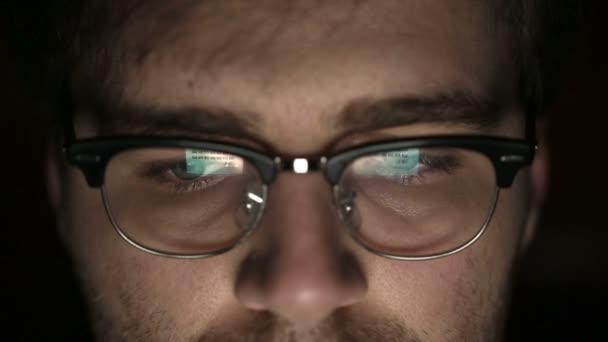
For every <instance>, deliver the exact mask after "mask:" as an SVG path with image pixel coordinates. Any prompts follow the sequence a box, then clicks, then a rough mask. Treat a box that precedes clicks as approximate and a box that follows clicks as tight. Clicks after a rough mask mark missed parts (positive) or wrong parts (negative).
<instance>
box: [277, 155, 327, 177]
mask: <svg viewBox="0 0 608 342" xmlns="http://www.w3.org/2000/svg"><path fill="white" fill-rule="evenodd" d="M274 163H275V167H276V169H277V171H282V172H291V173H295V174H300V175H302V174H308V173H311V172H318V171H323V170H324V169H325V166H326V163H327V158H326V157H321V158H318V159H315V158H303V157H299V158H288V159H282V158H280V157H275V158H274Z"/></svg>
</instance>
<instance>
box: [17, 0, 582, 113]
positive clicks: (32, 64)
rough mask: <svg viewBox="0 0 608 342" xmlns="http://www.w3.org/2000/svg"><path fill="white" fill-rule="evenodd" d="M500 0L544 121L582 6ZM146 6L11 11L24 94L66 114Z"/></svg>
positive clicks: (133, 0) (522, 84) (71, 4)
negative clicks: (119, 34) (65, 104)
mask: <svg viewBox="0 0 608 342" xmlns="http://www.w3.org/2000/svg"><path fill="white" fill-rule="evenodd" d="M496 1H497V2H496V5H497V6H496V14H497V16H496V20H497V24H498V25H500V27H501V28H502V31H504V33H505V34H506V37H507V42H506V43H507V44H509V45H510V46H511V48H512V49H511V52H512V58H513V60H514V62H515V65H516V67H517V69H518V70H517V72H518V75H519V89H520V96H521V100H522V103H523V104H524V105H525V106H527V108H528V109H529V110H530V109H531V110H534V111H535V113H536V114H537V115H540V114H542V113H543V112H544V110H545V108H546V107H547V106H548V105H549V104H551V103H552V101H553V100H554V99H555V95H556V94H557V93H558V91H559V89H560V88H561V86H562V85H563V81H564V79H567V77H566V76H567V73H566V72H565V70H567V68H566V66H568V65H569V62H570V61H571V60H572V57H573V56H572V55H573V54H572V51H573V50H575V49H573V47H574V43H575V38H576V37H577V35H578V33H580V31H579V29H578V28H579V22H580V17H581V9H580V8H579V6H578V5H577V1H576V0H496ZM141 4H142V1H140V0H128V1H127V0H125V1H121V2H120V6H116V5H115V4H114V5H112V4H111V1H98V0H54V1H44V0H39V1H38V3H35V4H32V3H31V2H29V3H27V4H23V2H20V1H14V3H13V4H12V6H13V8H12V11H9V12H10V13H12V14H13V18H11V20H10V21H11V22H12V23H13V27H12V31H13V32H14V34H12V35H11V38H12V40H11V42H12V45H13V46H12V47H13V50H14V51H16V52H17V59H18V68H19V70H18V75H19V76H20V78H21V81H22V83H21V85H22V86H23V89H24V90H25V91H26V92H27V93H29V94H28V95H30V96H35V98H36V100H37V102H39V103H42V104H43V105H44V106H47V107H48V106H50V107H51V108H56V109H58V108H61V107H60V106H61V103H60V101H61V100H60V99H62V98H65V93H66V92H69V91H70V87H71V86H70V81H71V76H70V75H71V74H72V73H73V72H74V68H75V67H76V66H78V65H82V60H83V59H87V63H88V67H89V68H91V69H97V70H94V72H95V73H97V74H98V75H105V72H106V71H107V70H104V69H103V68H104V66H105V63H104V61H105V60H104V58H106V57H107V51H106V50H105V49H106V48H107V45H108V44H107V43H108V40H109V39H111V34H112V32H113V30H116V28H117V27H116V24H117V23H120V22H121V20H122V21H123V22H124V20H126V18H128V16H129V14H130V13H131V12H132V11H133V10H134V9H135V8H137V6H140V5H141ZM32 91H33V93H32ZM50 110H51V111H53V109H50ZM56 119H57V118H56Z"/></svg>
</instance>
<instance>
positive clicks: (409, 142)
mask: <svg viewBox="0 0 608 342" xmlns="http://www.w3.org/2000/svg"><path fill="white" fill-rule="evenodd" d="M127 141H130V142H131V144H126V145H127V146H125V144H124V143H125V142H127ZM121 142H122V143H123V144H121ZM152 142H156V143H157V144H152V146H151V145H150V143H152ZM482 142H485V143H486V144H487V145H489V146H486V147H487V148H482V147H483V146H484V144H480V143H482ZM176 145H177V146H176ZM193 145H195V146H193ZM202 145H204V146H202ZM87 146H88V147H98V148H101V149H102V150H103V152H105V153H101V154H97V155H94V154H80V155H79V154H78V153H84V152H83V150H85V151H86V150H87V148H86V147H87ZM154 146H156V147H191V148H197V149H198V148H200V149H208V150H218V152H228V153H233V154H236V155H238V156H240V157H243V158H245V159H246V160H248V161H250V162H251V163H252V164H253V165H254V166H255V168H256V169H257V171H258V172H259V173H260V175H261V176H262V178H263V176H264V174H263V173H262V171H261V170H260V169H259V166H260V161H262V162H263V165H266V166H268V165H270V164H271V163H272V164H273V168H272V170H274V173H273V174H270V175H268V174H267V175H266V177H267V178H266V180H264V179H262V180H263V181H264V184H263V186H264V199H266V194H267V188H268V185H269V184H270V183H271V182H272V180H273V179H274V177H275V176H276V173H278V172H280V171H282V170H284V169H288V165H289V163H284V162H283V161H282V160H281V159H280V158H278V157H275V158H274V159H273V158H270V157H268V156H266V155H264V154H261V153H259V152H257V151H253V150H250V149H247V148H243V147H240V146H235V145H231V144H218V143H215V142H208V141H199V140H184V139H181V138H178V139H176V138H165V137H146V138H143V137H126V138H125V137H123V138H111V139H108V138H94V139H87V140H82V141H78V142H75V143H74V144H73V146H72V147H75V148H73V149H66V152H67V153H68V159H70V161H71V162H72V163H73V164H75V165H76V166H80V168H81V169H82V171H83V172H84V173H85V176H86V175H87V174H88V175H89V176H87V181H88V182H89V185H90V186H93V187H99V188H100V190H101V194H102V200H103V203H104V207H105V209H106V212H107V214H108V217H109V218H110V221H111V223H112V226H113V227H114V229H115V230H116V232H117V233H118V234H119V235H120V236H121V237H122V238H123V239H124V240H125V241H126V242H128V243H129V244H130V245H132V246H133V247H135V248H137V249H139V250H142V251H144V252H147V253H149V254H153V255H159V256H164V257H172V258H182V259H195V258H197V259H198V258H206V257H211V256H215V255H219V254H222V253H225V252H228V251H230V250H231V249H233V248H235V247H236V246H238V245H239V244H240V243H241V242H242V241H244V240H245V239H246V238H247V237H248V236H249V235H250V234H252V232H253V231H254V230H255V228H256V227H257V225H258V222H259V220H260V219H261V217H262V215H263V213H264V207H262V208H261V209H260V210H259V212H258V214H257V217H256V218H255V220H254V221H253V222H252V224H251V225H250V227H247V228H246V233H245V234H243V236H242V237H240V238H239V239H238V240H237V241H236V242H235V243H234V244H232V245H229V246H227V247H225V248H222V249H219V250H215V251H212V252H209V253H202V254H180V253H170V252H164V251H160V250H156V249H153V248H149V247H146V246H144V245H142V244H140V243H138V242H136V241H135V240H133V239H131V238H130V237H129V236H128V235H127V234H126V233H125V232H123V231H122V229H121V228H120V226H119V225H118V223H117V222H116V221H115V218H114V215H112V209H111V207H110V205H109V203H108V202H107V200H106V197H107V196H106V195H105V190H104V187H103V175H104V173H105V169H106V167H107V165H108V163H109V161H110V160H111V159H112V157H113V156H114V155H116V154H118V153H120V152H123V151H125V150H128V149H137V148H146V147H148V148H149V147H154ZM78 147H83V148H78ZM104 147H105V149H104ZM414 147H446V148H449V147H460V148H465V149H470V150H475V151H477V152H480V153H481V154H484V155H485V156H486V157H488V158H489V159H490V160H491V162H492V164H493V166H494V168H495V172H496V177H497V178H496V181H497V187H496V195H495V196H494V201H493V203H492V206H491V209H490V210H489V212H488V214H487V217H486V219H485V221H484V224H483V225H482V227H481V228H480V229H479V231H478V232H477V233H476V235H474V236H473V237H472V238H471V239H470V240H468V241H467V242H466V243H464V244H463V245H461V246H459V247H456V248H455V249H452V250H448V251H446V252H442V253H438V254H432V255H425V256H400V255H393V254H388V253H385V252H382V251H379V250H376V249H374V248H371V247H370V246H368V245H367V244H365V243H364V242H363V241H361V240H360V239H359V238H358V237H357V236H356V235H355V234H353V233H352V227H350V225H349V224H348V223H347V221H346V220H344V219H343V218H342V222H343V223H344V224H345V225H347V226H348V227H347V229H348V231H349V234H350V235H351V236H352V237H353V239H354V240H356V241H357V242H358V243H359V244H360V245H361V246H362V247H363V248H364V249H366V250H368V251H369V252H371V253H373V254H375V255H378V256H382V257H386V258H390V259H396V260H409V261H422V260H432V259H437V258H442V257H447V256H449V255H453V254H456V253H458V252H460V251H462V250H464V249H466V248H467V247H469V246H470V245H472V244H473V243H474V242H476V241H477V240H478V239H479V238H480V237H481V236H482V234H483V233H484V232H485V230H486V227H487V226H488V224H489V222H490V221H491V218H492V216H493V213H494V211H495V208H496V204H497V201H498V195H499V191H500V188H501V187H508V186H510V184H511V182H512V179H509V177H510V178H514V176H515V173H516V172H517V171H518V170H519V169H520V168H521V167H523V166H525V165H527V164H529V163H530V162H531V160H532V159H533V154H534V150H535V148H533V147H532V148H529V144H528V143H527V142H525V141H523V140H517V139H506V138H496V137H482V136H440V137H422V138H411V139H401V140H398V141H389V142H380V143H375V144H368V145H364V146H359V147H355V148H352V149H349V150H346V151H342V152H339V153H337V154H335V155H334V156H332V157H330V158H326V157H321V158H320V159H319V163H318V164H316V165H315V167H314V168H313V169H314V171H317V170H318V169H319V168H321V170H322V171H324V173H325V176H326V178H327V180H328V181H329V183H330V185H331V186H334V187H335V186H336V184H337V183H338V181H339V178H340V176H341V173H342V172H343V170H344V169H345V168H346V167H347V166H348V165H349V164H350V163H351V162H353V161H354V160H355V159H357V158H359V157H362V156H365V155H369V154H374V153H378V152H381V151H389V150H396V149H407V148H414ZM497 147H502V148H497ZM70 151H71V152H73V154H70ZM243 152H246V153H243ZM497 152H500V153H497ZM505 152H512V154H506V155H505V154H504V153H505ZM526 152H527V153H529V154H526ZM518 153H519V154H518ZM79 156H80V158H79ZM83 156H84V158H83ZM255 157H258V158H259V159H256V158H255ZM256 160H257V163H256ZM294 160H295V159H294ZM91 163H93V164H94V165H96V167H93V168H91V167H90V165H91ZM500 163H502V164H500ZM87 165H89V166H87ZM500 165H505V166H503V167H507V168H509V170H510V172H509V173H507V178H506V179H505V178H504V176H503V183H504V184H503V185H502V186H501V185H500V184H499V182H500V179H499V175H501V173H500V172H499V170H500ZM513 165H515V168H514V167H513ZM95 168H96V169H97V176H91V173H92V172H93V169H95ZM330 170H334V173H333V176H334V177H335V180H334V182H333V183H332V174H330V173H329V171H330ZM267 172H268V170H267ZM502 174H505V173H504V172H503V173H502ZM96 178H97V179H96ZM91 183H93V184H91ZM95 184H99V185H95ZM264 206H265V201H264ZM336 209H337V210H338V214H339V215H340V216H341V215H342V214H341V210H340V209H339V208H337V207H336Z"/></svg>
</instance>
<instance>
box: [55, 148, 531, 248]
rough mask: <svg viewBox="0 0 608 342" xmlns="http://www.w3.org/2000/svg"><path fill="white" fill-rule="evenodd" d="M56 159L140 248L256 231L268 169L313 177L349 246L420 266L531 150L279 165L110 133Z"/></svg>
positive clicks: (452, 242)
mask: <svg viewBox="0 0 608 342" xmlns="http://www.w3.org/2000/svg"><path fill="white" fill-rule="evenodd" d="M66 153H67V158H68V160H69V161H70V162H71V163H72V164H73V165H75V166H77V167H79V168H80V169H81V170H82V172H83V173H84V175H85V177H86V180H87V182H88V184H89V186H91V187H94V188H99V189H100V190H101V194H102V199H103V203H104V205H105V209H106V212H107V214H108V217H109V219H110V221H111V223H112V225H113V226H114V228H115V230H116V232H117V233H118V234H119V235H120V236H121V237H122V238H123V239H124V240H126V241H127V242H128V243H130V244H131V245H133V246H134V247H136V248H138V249H140V250H143V251H145V252H148V253H152V254H156V255H161V256H168V257H177V258H203V257H209V256H213V255H217V254H221V253H223V252H226V251H228V250H230V249H232V248H234V247H235V246H237V245H238V244H239V243H240V242H242V241H243V240H245V238H246V237H247V236H249V235H250V234H252V233H253V231H254V230H255V228H256V226H258V223H259V222H260V219H261V217H262V215H263V213H264V209H265V207H266V202H267V198H268V195H269V189H271V186H270V185H271V184H272V183H273V180H274V179H275V178H276V176H277V174H278V173H279V172H295V173H309V172H321V173H322V174H323V175H324V177H325V179H326V180H327V182H328V184H329V186H330V188H331V191H332V193H333V202H334V205H335V208H336V210H337V215H338V216H339V218H340V219H341V221H342V222H343V223H344V227H345V228H346V230H347V231H348V233H349V234H350V235H351V236H352V237H353V238H354V240H356V241H357V242H359V243H360V244H361V245H362V246H363V247H364V248H365V249H367V250H369V251H371V252H372V253H375V254H377V255H380V256H384V257H388V258H393V259H400V260H427V259H434V258H439V257H444V256H448V255H451V254H454V253H457V252H459V251H461V250H463V249H465V248H466V247H468V246H470V245H471V244H473V243H474V242H475V241H476V240H477V239H479V237H480V236H481V235H482V234H483V232H484V231H485V229H486V227H487V226H488V223H489V222H490V220H491V218H492V214H493V212H494V209H495V207H496V203H497V200H498V196H499V192H500V189H501V188H508V187H509V186H511V184H512V182H513V180H514V178H515V175H516V173H517V172H518V170H519V169H521V168H522V167H524V166H526V165H529V164H530V163H531V161H532V159H533V155H534V145H533V144H531V143H530V142H528V141H525V140H515V139H506V138H495V137H482V136H433V137H422V138H414V139H402V140H398V141H385V142H380V143H374V144H370V145H366V146H360V147H356V148H352V149H349V150H345V151H341V152H339V153H336V154H334V155H332V156H328V157H322V158H320V159H318V160H310V159H304V158H296V159H289V160H283V159H281V158H279V157H271V156H268V155H265V154H262V153H260V152H257V151H255V150H251V149H247V148H244V147H240V146H235V145H230V144H223V143H215V142H209V141H198V140H187V139H180V138H165V137H122V138H120V137H119V138H93V139H85V140H77V141H74V142H72V143H70V144H69V145H68V146H67V147H66ZM285 205H289V203H288V202H287V203H285Z"/></svg>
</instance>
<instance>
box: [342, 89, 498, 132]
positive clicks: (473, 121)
mask: <svg viewBox="0 0 608 342" xmlns="http://www.w3.org/2000/svg"><path fill="white" fill-rule="evenodd" d="M501 107H502V106H501V103H499V102H498V101H496V100H492V99H490V98H488V97H480V96H475V95H473V94H472V93H469V92H465V91H457V92H451V93H442V94H437V95H432V96H426V97H424V96H423V97H418V96H401V97H393V98H388V99H382V100H378V101H374V100H359V101H354V102H352V103H350V104H348V105H347V106H346V107H345V108H344V109H343V110H342V111H341V112H340V114H339V115H338V116H336V117H335V119H333V120H332V121H333V126H334V127H335V128H339V129H340V130H344V131H346V132H348V133H355V132H360V131H372V130H379V129H383V128H390V127H398V126H407V125H413V124H418V123H443V124H462V125H466V126H469V127H471V128H473V129H476V130H481V129H488V128H492V127H495V126H497V125H498V124H499V123H500V122H501V121H502V120H503V119H504V116H505V111H504V110H501V109H503V108H501ZM348 133H347V134H348Z"/></svg>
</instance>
